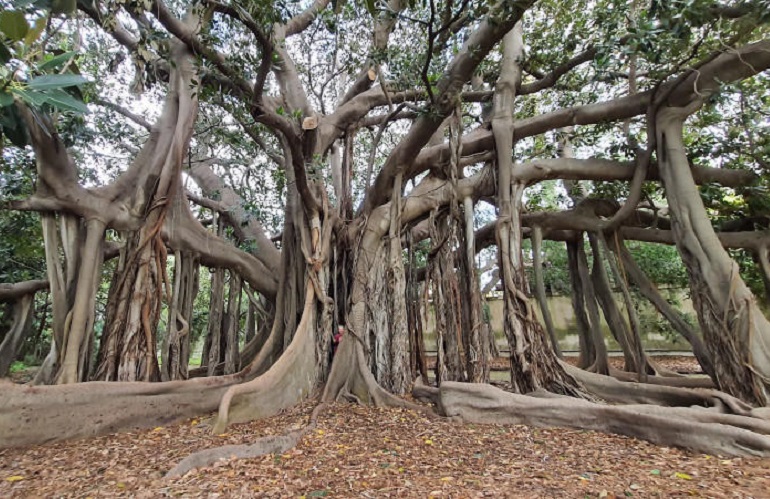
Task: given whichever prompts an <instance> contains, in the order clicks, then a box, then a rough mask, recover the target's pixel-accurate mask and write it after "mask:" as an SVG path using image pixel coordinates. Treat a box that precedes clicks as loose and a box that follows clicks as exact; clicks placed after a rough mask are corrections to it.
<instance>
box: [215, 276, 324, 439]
mask: <svg viewBox="0 0 770 499" xmlns="http://www.w3.org/2000/svg"><path fill="white" fill-rule="evenodd" d="M314 303H315V293H314V289H313V284H312V283H311V282H308V284H307V291H306V293H305V308H304V310H303V312H302V319H301V320H300V323H299V325H298V326H297V331H296V333H295V335H294V338H293V339H292V341H291V344H290V345H289V348H287V349H286V352H284V354H283V355H282V356H281V357H280V358H279V359H278V361H277V362H276V363H275V364H273V365H272V367H270V369H269V370H268V371H267V372H266V373H264V374H262V375H261V376H259V377H257V378H254V379H253V380H251V381H249V382H247V383H243V384H241V385H236V386H233V387H230V389H228V390H227V392H226V393H225V394H224V396H223V397H222V401H221V402H220V404H219V414H218V415H217V420H216V422H215V423H214V427H213V432H214V433H223V432H224V431H225V428H226V427H227V425H228V424H230V423H241V422H244V421H250V420H253V419H259V418H265V417H269V416H272V415H274V414H276V413H278V412H279V411H281V410H282V409H286V408H288V407H291V406H293V405H295V404H297V403H298V402H299V401H301V400H302V399H303V398H305V397H306V396H307V395H308V394H310V392H311V391H312V389H313V387H314V386H315V383H316V381H317V379H318V371H319V369H318V362H316V360H317V359H316V358H315V357H316V356H315V341H314V327H315V324H314V323H315V321H314V319H313V315H314V314H313V304H314ZM271 336H272V335H271ZM271 339H272V338H271ZM269 341H270V340H269ZM263 350H269V349H268V348H264V347H263ZM258 357H260V356H258ZM257 360H258V359H257Z"/></svg>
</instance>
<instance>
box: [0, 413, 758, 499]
mask: <svg viewBox="0 0 770 499" xmlns="http://www.w3.org/2000/svg"><path fill="white" fill-rule="evenodd" d="M316 403H317V402H316V401H314V400H308V401H307V402H305V403H303V404H302V405H300V406H297V407H295V408H293V409H291V410H289V411H286V412H284V413H282V414H279V415H277V416H274V417H272V418H268V419H264V420H260V421H254V422H250V423H244V424H237V425H232V426H230V427H229V428H228V429H227V431H226V433H224V434H221V435H212V434H211V421H212V416H208V417H205V418H204V417H202V418H195V419H192V420H188V421H186V422H183V423H179V424H176V425H171V426H167V427H156V428H150V429H146V430H141V431H134V432H129V433H121V434H115V435H108V436H103V437H97V438H89V439H83V440H78V441H72V442H60V443H55V444H50V445H45V446H36V447H31V448H26V449H6V450H0V497H139V498H151V497H152V498H154V497H234V498H238V497H306V498H309V497H378V498H379V497H516V498H528V497H579V498H585V497H607V498H612V497H623V498H625V497H709V498H711V497H730V498H732V497H746V498H748V497H754V498H765V497H770V459H754V458H752V459H748V458H728V457H725V456H709V455H704V454H696V453H692V452H687V451H683V450H679V449H673V448H668V447H659V446H655V445H653V444H650V443H647V442H644V441H640V440H636V439H633V438H627V437H621V436H616V435H605V434H602V433H597V432H593V431H580V430H568V429H561V428H533V427H528V426H522V425H478V424H467V423H459V422H453V421H449V420H444V419H431V418H427V417H426V416H425V415H423V414H421V413H418V412H414V411H411V410H406V409H383V408H375V407H364V406H358V405H352V404H333V405H331V406H329V407H328V408H327V409H326V410H325V411H323V412H321V414H320V415H319V417H318V421H317V426H316V428H315V429H314V430H313V431H311V432H308V433H307V434H306V435H305V436H304V438H303V439H302V440H301V441H300V443H299V445H298V446H297V447H295V448H294V449H291V450H289V451H286V452H285V453H283V454H276V455H266V456H261V457H258V458H254V459H241V460H237V459H231V460H222V461H219V462H217V463H216V464H214V465H213V466H211V467H208V468H201V469H197V470H193V471H190V472H189V473H187V474H186V475H184V476H181V477H178V478H175V479H164V478H163V476H164V475H165V473H166V472H167V471H168V470H169V469H171V468H172V467H173V466H174V465H175V464H176V463H177V462H178V461H180V460H181V459H183V458H184V457H186V456H187V455H188V454H190V453H192V452H195V451H198V450H201V449H206V448H212V447H217V446H221V445H231V444H244V443H250V442H252V441H253V440H255V439H256V438H258V437H262V436H266V435H278V434H283V433H286V432H289V431H292V430H297V429H300V428H302V427H304V426H305V425H306V424H307V423H308V421H309V418H310V413H311V411H312V410H313V408H314V407H315V405H316Z"/></svg>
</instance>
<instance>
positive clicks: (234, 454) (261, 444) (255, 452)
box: [165, 404, 326, 478]
mask: <svg viewBox="0 0 770 499" xmlns="http://www.w3.org/2000/svg"><path fill="white" fill-rule="evenodd" d="M325 407H326V404H320V405H318V406H316V408H315V409H313V413H312V414H311V415H310V422H309V423H308V425H307V426H305V427H304V428H303V429H301V430H295V431H292V432H290V433H287V434H285V435H271V436H268V437H262V438H258V439H257V440H255V441H254V442H253V443H251V444H244V445H223V446H222V447H215V448H213V449H205V450H202V451H198V452H194V453H192V454H190V455H189V456H187V457H186V458H184V459H182V460H181V461H179V463H177V465H176V466H174V467H173V468H171V470H170V471H169V472H168V473H166V476H165V478H174V477H178V476H182V475H184V474H186V473H187V472H188V471H190V470H192V469H195V468H202V467H204V466H210V465H212V464H214V463H215V462H217V461H219V460H220V459H230V458H237V459H250V458H254V457H259V456H264V455H265V454H278V453H282V452H286V451H287V450H289V449H291V448H293V447H295V446H296V445H297V444H298V443H299V441H300V440H301V439H302V437H303V436H305V435H306V434H307V433H308V432H309V431H312V430H313V429H314V428H315V427H316V423H317V420H318V415H319V414H321V411H322V410H323V409H324V408H325Z"/></svg>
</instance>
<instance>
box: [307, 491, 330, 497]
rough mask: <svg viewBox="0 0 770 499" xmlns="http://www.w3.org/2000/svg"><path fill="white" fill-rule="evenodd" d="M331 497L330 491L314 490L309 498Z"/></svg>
mask: <svg viewBox="0 0 770 499" xmlns="http://www.w3.org/2000/svg"><path fill="white" fill-rule="evenodd" d="M328 495H329V491H328V490H314V491H312V492H310V493H309V494H308V495H307V496H308V497H326V496H328Z"/></svg>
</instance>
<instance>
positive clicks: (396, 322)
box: [386, 175, 412, 395]
mask: <svg viewBox="0 0 770 499" xmlns="http://www.w3.org/2000/svg"><path fill="white" fill-rule="evenodd" d="M390 210H391V213H390V228H389V234H388V235H389V237H390V244H389V247H388V273H387V279H388V309H389V311H390V313H389V315H388V319H389V326H390V328H389V333H390V334H389V336H390V357H391V358H390V383H389V384H388V385H387V386H386V388H388V389H389V390H391V391H392V392H393V393H396V394H399V395H402V394H404V393H407V392H408V391H409V390H410V389H411V387H412V370H411V363H410V362H409V331H408V330H407V325H408V324H407V310H406V282H405V281H406V276H405V272H404V255H403V250H402V248H401V234H400V228H401V176H400V175H399V176H397V177H396V182H395V184H394V185H393V198H392V200H391V207H390Z"/></svg>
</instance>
